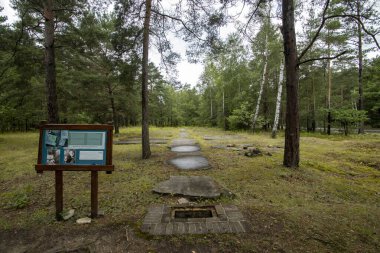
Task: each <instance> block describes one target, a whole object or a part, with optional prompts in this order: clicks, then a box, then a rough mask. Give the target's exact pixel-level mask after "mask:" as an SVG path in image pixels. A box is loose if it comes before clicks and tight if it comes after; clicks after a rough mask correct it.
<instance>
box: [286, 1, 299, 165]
mask: <svg viewBox="0 0 380 253" xmlns="http://www.w3.org/2000/svg"><path fill="white" fill-rule="evenodd" d="M282 27H283V30H282V35H283V38H284V55H285V73H286V129H285V150H284V161H283V164H284V166H287V167H298V165H299V140H300V136H299V135H300V132H299V112H298V109H299V102H298V75H299V73H298V72H299V69H298V65H297V63H298V60H297V47H296V33H295V27H294V3H293V0H283V1H282Z"/></svg>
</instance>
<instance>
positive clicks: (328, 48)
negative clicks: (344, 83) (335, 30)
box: [327, 34, 332, 135]
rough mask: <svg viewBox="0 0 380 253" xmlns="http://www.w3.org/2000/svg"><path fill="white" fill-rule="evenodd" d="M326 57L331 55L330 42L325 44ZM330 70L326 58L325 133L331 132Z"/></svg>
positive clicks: (328, 61) (329, 62)
mask: <svg viewBox="0 0 380 253" xmlns="http://www.w3.org/2000/svg"><path fill="white" fill-rule="evenodd" d="M328 36H329V34H328ZM327 51H328V57H331V48H330V42H328V44H327ZM331 77H332V70H331V60H327V85H328V87H327V134H328V135H330V134H331V121H332V118H331V86H332V84H331V79H332V78H331Z"/></svg>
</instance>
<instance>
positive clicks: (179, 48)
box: [0, 0, 380, 86]
mask: <svg viewBox="0 0 380 253" xmlns="http://www.w3.org/2000/svg"><path fill="white" fill-rule="evenodd" d="M170 2H171V0H169V1H167V2H165V4H170ZM377 4H379V3H377ZM0 6H2V7H4V10H3V12H2V15H6V16H7V17H8V23H13V22H14V21H15V20H16V19H17V16H16V13H15V11H14V10H13V9H12V8H11V7H10V3H9V0H0ZM376 7H377V8H378V9H379V6H376ZM111 8H112V7H111ZM299 25H300V24H298V25H296V28H298V29H302V28H301V27H299ZM298 29H297V30H298ZM233 31H234V27H233V25H228V26H227V27H225V28H222V30H221V35H222V37H225V36H227V34H229V33H231V32H233ZM223 35H224V36H223ZM169 37H170V38H171V39H170V40H171V42H172V44H173V45H172V46H173V51H175V52H177V53H179V54H180V55H181V59H182V60H181V62H179V63H178V64H177V71H178V78H177V80H178V81H180V82H181V83H182V84H185V83H189V84H191V85H192V86H195V85H196V84H197V82H198V80H199V77H200V75H201V73H202V70H203V64H202V63H198V64H192V63H189V62H188V61H187V59H186V43H185V42H183V41H182V40H181V39H178V38H175V37H174V36H169ZM376 37H377V38H378V40H379V39H380V38H379V37H380V36H379V35H378V36H376ZM378 55H379V51H378V50H375V51H372V52H369V53H368V55H367V56H369V57H370V58H372V57H375V56H378ZM149 60H150V61H152V62H154V63H155V64H156V65H157V66H159V65H160V62H161V56H160V55H159V53H158V52H157V50H156V49H155V48H154V47H151V49H150V55H149Z"/></svg>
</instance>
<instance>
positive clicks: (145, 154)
mask: <svg viewBox="0 0 380 253" xmlns="http://www.w3.org/2000/svg"><path fill="white" fill-rule="evenodd" d="M145 4H146V6H145V20H144V32H143V58H142V78H141V79H142V89H141V97H142V100H141V103H142V158H143V159H148V158H149V157H150V155H151V152H150V143H149V110H148V102H149V98H148V60H149V58H148V53H149V25H150V13H151V8H152V0H146V2H145Z"/></svg>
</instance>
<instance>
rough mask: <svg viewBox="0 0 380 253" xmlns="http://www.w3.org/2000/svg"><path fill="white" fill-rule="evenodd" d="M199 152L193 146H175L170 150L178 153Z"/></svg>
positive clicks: (196, 147)
mask: <svg viewBox="0 0 380 253" xmlns="http://www.w3.org/2000/svg"><path fill="white" fill-rule="evenodd" d="M199 150H200V148H199V146H195V145H184V146H175V147H172V148H171V151H173V152H179V153H182V152H183V153H185V152H195V151H199Z"/></svg>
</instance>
